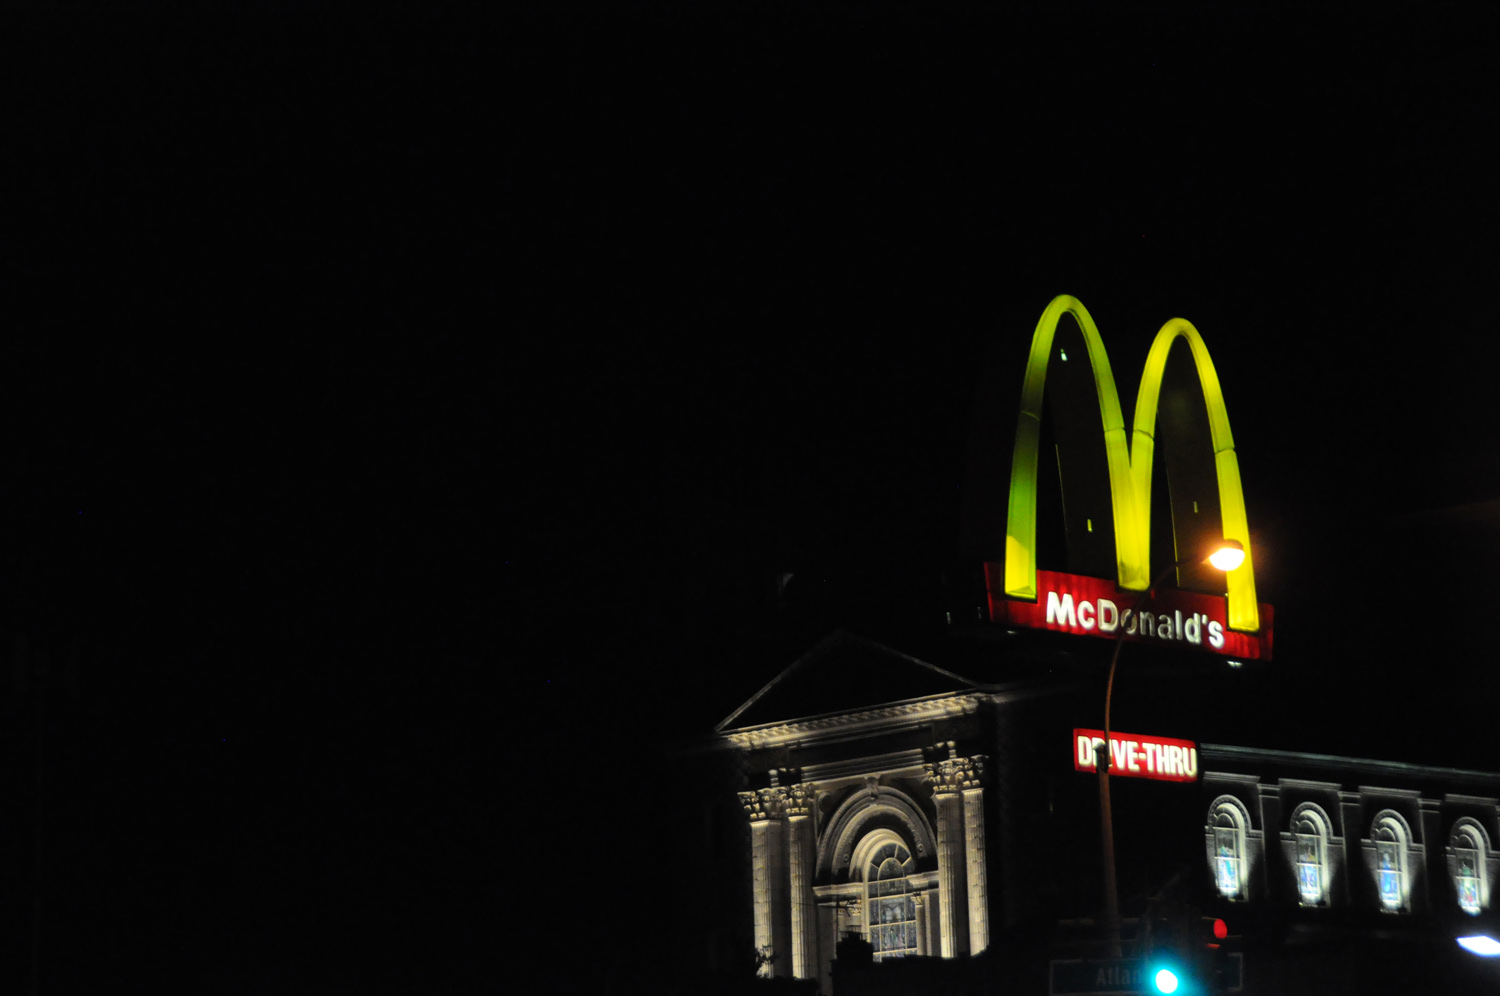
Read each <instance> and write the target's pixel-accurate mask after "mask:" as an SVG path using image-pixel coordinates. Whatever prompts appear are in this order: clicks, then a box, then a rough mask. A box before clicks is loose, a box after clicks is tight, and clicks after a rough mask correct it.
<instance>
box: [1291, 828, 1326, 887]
mask: <svg viewBox="0 0 1500 996" xmlns="http://www.w3.org/2000/svg"><path fill="white" fill-rule="evenodd" d="M1309 831H1311V832H1309ZM1322 843H1323V839H1322V837H1321V836H1320V835H1319V834H1318V833H1317V832H1316V828H1314V827H1313V826H1312V825H1311V824H1308V823H1302V824H1299V825H1298V833H1297V892H1298V893H1299V894H1300V895H1301V896H1302V901H1303V902H1304V903H1306V904H1307V905H1309V906H1316V905H1318V904H1319V903H1321V902H1322V901H1323V855H1322V853H1321V851H1322Z"/></svg>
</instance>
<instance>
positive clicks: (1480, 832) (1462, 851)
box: [1448, 817, 1490, 915]
mask: <svg viewBox="0 0 1500 996" xmlns="http://www.w3.org/2000/svg"><path fill="white" fill-rule="evenodd" d="M1489 850H1490V847H1489V834H1487V833H1485V830H1484V827H1482V826H1480V825H1479V824H1478V823H1477V822H1475V821H1474V820H1472V819H1469V818H1468V817H1465V818H1464V819H1461V820H1459V821H1458V822H1457V823H1455V824H1454V825H1453V833H1452V835H1451V836H1450V837H1449V838H1448V871H1449V874H1451V875H1452V876H1453V884H1454V886H1455V887H1456V888H1457V889H1458V906H1459V908H1460V909H1462V910H1463V911H1464V912H1465V913H1469V914H1471V915H1478V914H1479V913H1480V911H1482V910H1483V909H1484V908H1485V907H1486V906H1488V905H1489V903H1490V888H1489V886H1490V882H1489V874H1488V869H1489Z"/></svg>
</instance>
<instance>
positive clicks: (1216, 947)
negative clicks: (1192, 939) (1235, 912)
mask: <svg viewBox="0 0 1500 996" xmlns="http://www.w3.org/2000/svg"><path fill="white" fill-rule="evenodd" d="M1228 940H1229V925H1228V924H1227V923H1225V922H1224V921H1223V920H1220V919H1219V918H1218V917H1212V916H1205V917H1202V918H1201V919H1200V920H1199V923H1198V938H1197V941H1198V943H1197V948H1198V953H1199V954H1198V977H1199V979H1200V980H1201V981H1202V988H1203V991H1204V992H1205V993H1224V992H1228V991H1229V990H1230V988H1231V987H1232V986H1234V985H1235V984H1236V982H1237V980H1236V975H1237V973H1235V972H1233V971H1232V965H1231V963H1230V957H1229V945H1228V944H1226V943H1225V942H1226V941H1228Z"/></svg>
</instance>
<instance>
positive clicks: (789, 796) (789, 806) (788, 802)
mask: <svg viewBox="0 0 1500 996" xmlns="http://www.w3.org/2000/svg"><path fill="white" fill-rule="evenodd" d="M784 791H785V793H786V795H785V797H784V801H783V805H782V811H783V812H785V813H786V815H787V816H811V815H812V814H813V811H814V807H815V806H817V803H818V790H817V788H815V787H814V786H812V785H806V784H803V783H801V782H799V783H798V784H796V785H789V786H787V787H786V789H785V790H784Z"/></svg>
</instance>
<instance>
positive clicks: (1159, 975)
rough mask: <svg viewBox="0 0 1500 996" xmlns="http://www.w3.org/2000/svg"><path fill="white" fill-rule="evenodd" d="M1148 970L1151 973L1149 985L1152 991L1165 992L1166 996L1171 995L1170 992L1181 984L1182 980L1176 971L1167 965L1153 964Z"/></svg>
mask: <svg viewBox="0 0 1500 996" xmlns="http://www.w3.org/2000/svg"><path fill="white" fill-rule="evenodd" d="M1149 971H1150V973H1151V987H1152V991H1153V992H1158V993H1166V994H1167V996H1171V994H1172V993H1175V992H1177V988H1178V986H1180V985H1182V980H1181V979H1180V978H1178V976H1177V973H1176V972H1175V971H1173V970H1172V968H1171V966H1169V965H1160V966H1154V965H1153V966H1152V969H1151V970H1149Z"/></svg>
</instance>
